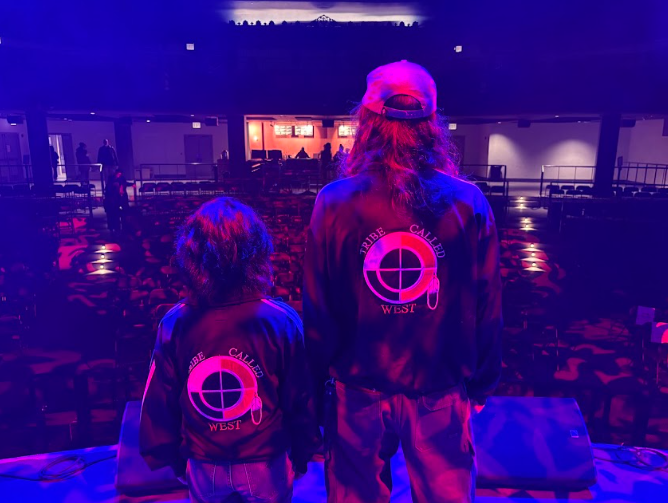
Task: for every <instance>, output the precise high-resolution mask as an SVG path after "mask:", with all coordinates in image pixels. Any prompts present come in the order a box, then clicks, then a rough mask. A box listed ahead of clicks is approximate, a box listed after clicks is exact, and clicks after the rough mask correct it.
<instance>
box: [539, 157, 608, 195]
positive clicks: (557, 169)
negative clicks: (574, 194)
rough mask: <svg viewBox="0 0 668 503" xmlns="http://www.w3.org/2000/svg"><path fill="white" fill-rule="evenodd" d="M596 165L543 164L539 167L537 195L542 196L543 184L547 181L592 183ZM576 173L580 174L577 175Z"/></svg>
mask: <svg viewBox="0 0 668 503" xmlns="http://www.w3.org/2000/svg"><path fill="white" fill-rule="evenodd" d="M595 173H596V166H560V165H557V164H543V165H542V166H541V168H540V188H539V195H540V197H542V196H543V189H544V187H543V184H544V183H545V182H547V183H555V182H556V183H568V184H573V185H574V184H576V183H579V184H586V183H594V174H595ZM578 174H579V175H580V176H578Z"/></svg>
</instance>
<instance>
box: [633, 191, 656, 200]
mask: <svg viewBox="0 0 668 503" xmlns="http://www.w3.org/2000/svg"><path fill="white" fill-rule="evenodd" d="M635 197H637V198H643V199H647V198H650V197H652V195H651V194H650V193H649V192H636V193H635Z"/></svg>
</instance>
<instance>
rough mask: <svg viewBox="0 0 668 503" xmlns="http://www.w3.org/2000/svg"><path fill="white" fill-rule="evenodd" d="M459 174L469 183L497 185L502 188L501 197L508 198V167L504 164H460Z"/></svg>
mask: <svg viewBox="0 0 668 503" xmlns="http://www.w3.org/2000/svg"><path fill="white" fill-rule="evenodd" d="M459 172H460V174H462V175H464V176H465V177H467V178H469V179H470V180H471V181H476V182H484V183H487V184H495V183H499V184H501V187H503V195H504V196H506V197H507V196H508V167H507V166H506V165H505V164H461V165H460V166H459ZM492 186H493V185H492ZM490 190H491V187H490Z"/></svg>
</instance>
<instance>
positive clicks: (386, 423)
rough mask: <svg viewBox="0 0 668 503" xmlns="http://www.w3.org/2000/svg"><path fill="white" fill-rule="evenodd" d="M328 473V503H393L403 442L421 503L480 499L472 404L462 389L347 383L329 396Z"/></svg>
mask: <svg viewBox="0 0 668 503" xmlns="http://www.w3.org/2000/svg"><path fill="white" fill-rule="evenodd" d="M328 395H329V397H330V399H331V400H335V402H336V403H332V404H329V406H328V409H329V412H328V413H327V415H328V418H327V419H328V420H327V421H326V423H327V424H326V426H325V449H326V452H325V456H326V458H325V459H326V462H325V470H326V483H327V501H328V503H357V502H359V503H370V502H373V503H386V502H389V501H390V494H391V492H392V470H391V467H390V460H391V458H392V456H393V455H394V454H396V452H397V450H398V448H399V444H400V443H401V447H402V449H403V452H404V457H405V458H406V467H407V469H408V475H409V478H410V483H411V494H412V500H413V502H414V503H469V502H472V501H473V500H474V498H475V458H474V455H475V451H474V444H473V435H472V431H471V424H470V410H471V407H470V403H469V400H468V398H467V397H466V392H465V391H464V388H463V387H462V386H458V387H456V388H452V389H449V390H447V391H443V392H437V393H432V394H429V395H424V396H420V397H415V398H409V397H407V396H405V395H386V394H383V393H380V392H376V391H372V390H367V389H364V388H357V387H352V386H345V385H344V384H342V383H340V382H337V383H336V390H335V392H333V390H331V389H330V391H329V393H328Z"/></svg>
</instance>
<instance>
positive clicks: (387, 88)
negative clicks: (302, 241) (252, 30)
mask: <svg viewBox="0 0 668 503" xmlns="http://www.w3.org/2000/svg"><path fill="white" fill-rule="evenodd" d="M357 118H358V121H359V128H358V132H357V136H356V141H355V144H354V146H353V148H352V151H351V153H350V156H349V158H348V159H347V162H346V164H345V166H344V179H342V180H339V181H336V182H334V183H332V184H329V185H327V186H326V187H325V188H324V189H323V190H322V191H321V192H320V193H319V195H318V198H317V200H316V203H315V208H314V212H313V216H312V219H311V224H310V227H309V233H308V238H307V249H306V258H305V266H304V276H305V279H304V320H305V328H306V348H307V354H308V355H309V359H310V364H311V368H312V369H314V371H316V372H317V374H316V375H315V378H316V382H317V383H320V385H321V386H322V387H324V388H325V389H326V390H327V395H328V399H327V400H326V403H325V405H326V407H323V408H324V409H325V411H324V413H323V415H324V417H323V420H324V426H325V443H326V447H325V448H326V459H327V460H328V461H327V462H326V477H327V487H328V501H329V502H330V503H331V502H343V501H345V502H347V503H351V502H352V503H355V502H369V501H373V502H375V503H380V502H388V501H389V500H390V493H391V489H392V480H391V469H390V460H391V458H392V456H393V455H394V454H395V453H396V452H397V449H398V446H399V444H401V445H402V449H403V452H404V455H405V459H406V464H407V468H408V474H409V477H410V482H411V488H412V497H413V501H414V502H415V503H427V502H428V503H442V502H448V503H450V502H452V503H454V502H457V503H461V502H468V501H472V500H473V498H474V490H475V481H474V478H475V474H474V444H473V437H472V434H471V427H470V411H471V405H473V406H474V407H478V408H480V407H481V406H482V405H483V404H484V402H485V400H486V397H487V396H489V395H490V394H491V393H492V391H493V390H494V388H495V387H496V384H497V382H498V380H499V376H500V371H501V348H500V335H501V280H500V274H499V245H498V237H497V233H496V227H495V224H494V216H493V214H492V210H491V208H490V206H489V204H488V202H487V200H486V199H485V197H484V196H483V194H482V193H481V192H480V190H479V189H478V188H477V187H476V186H475V185H473V184H470V183H468V182H465V181H463V180H461V179H459V178H457V167H456V165H455V163H454V160H453V156H454V154H453V149H452V144H451V142H450V140H449V135H448V131H447V127H444V123H443V122H442V121H441V119H440V118H439V117H438V115H437V114H436V85H435V83H434V81H433V79H432V77H431V76H430V75H429V73H428V72H427V71H426V70H425V69H424V68H422V67H421V66H419V65H416V64H413V63H409V62H406V61H402V62H398V63H392V64H389V65H385V66H382V67H380V68H377V69H376V70H374V71H372V72H371V73H370V74H369V76H368V77H367V91H366V94H365V95H364V98H363V100H362V104H361V106H360V107H359V108H358V110H357ZM330 377H331V379H330ZM324 382H327V385H323V384H322V383H324Z"/></svg>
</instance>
